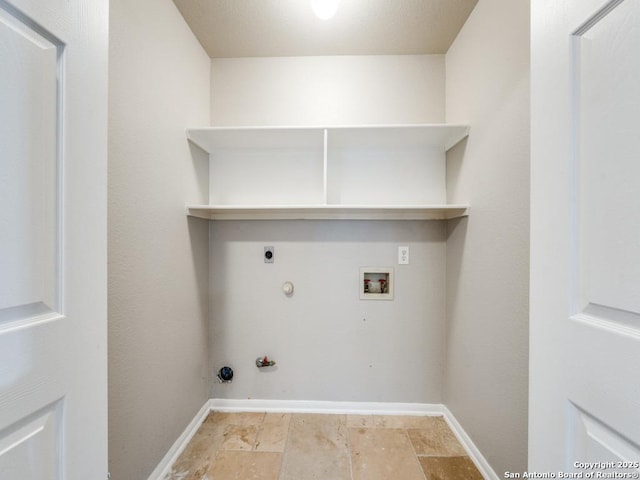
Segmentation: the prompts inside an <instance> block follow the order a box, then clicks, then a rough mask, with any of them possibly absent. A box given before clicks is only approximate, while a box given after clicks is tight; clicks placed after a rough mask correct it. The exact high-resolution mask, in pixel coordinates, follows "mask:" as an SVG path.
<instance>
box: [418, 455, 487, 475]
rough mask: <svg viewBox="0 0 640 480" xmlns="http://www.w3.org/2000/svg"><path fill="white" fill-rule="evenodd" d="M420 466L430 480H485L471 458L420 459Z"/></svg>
mask: <svg viewBox="0 0 640 480" xmlns="http://www.w3.org/2000/svg"><path fill="white" fill-rule="evenodd" d="M419 459H420V465H421V466H422V470H424V474H425V475H426V476H427V478H428V479H429V480H452V479H456V478H460V479H464V480H483V478H482V475H481V474H480V472H479V471H478V469H477V468H476V466H475V465H474V464H473V462H472V461H471V459H470V458H469V457H420V458H419Z"/></svg>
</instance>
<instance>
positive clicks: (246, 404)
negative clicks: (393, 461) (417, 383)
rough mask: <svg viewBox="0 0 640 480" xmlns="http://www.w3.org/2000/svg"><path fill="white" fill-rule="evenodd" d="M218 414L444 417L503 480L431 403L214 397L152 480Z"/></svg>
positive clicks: (452, 423) (494, 478) (489, 475)
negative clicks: (212, 414) (211, 417)
mask: <svg viewBox="0 0 640 480" xmlns="http://www.w3.org/2000/svg"><path fill="white" fill-rule="evenodd" d="M212 410H215V411H217V412H272V413H285V412H286V413H333V414H351V415H416V416H420V415H442V416H443V417H444V418H445V420H446V421H447V424H448V425H449V427H451V430H453V433H454V434H455V435H456V437H457V438H458V440H459V441H460V443H462V445H463V446H464V447H465V449H466V450H467V453H468V454H469V457H470V458H471V460H472V461H473V463H475V465H476V466H477V467H478V470H480V473H481V474H482V476H483V477H484V478H485V479H486V480H499V478H500V477H498V475H496V473H495V472H494V471H493V469H492V468H491V466H490V465H489V463H488V462H487V460H486V459H485V458H484V456H483V455H482V453H480V450H478V448H477V447H476V446H475V444H474V443H473V441H472V440H471V438H470V437H469V435H467V433H466V432H465V431H464V429H463V428H462V426H461V425H460V423H458V421H457V420H456V418H455V417H454V416H453V414H452V413H451V412H450V411H449V409H448V408H447V407H446V406H445V405H442V404H431V403H369V402H325V401H314V400H258V399H250V400H247V399H241V400H234V399H224V398H212V399H210V400H208V401H207V402H205V404H204V405H203V406H202V408H201V409H200V411H199V412H198V413H197V414H196V416H195V417H194V419H193V420H192V421H191V423H189V425H188V426H187V428H186V429H185V431H184V432H182V435H180V437H178V439H177V440H176V442H175V443H174V444H173V446H172V447H171V448H170V449H169V451H168V452H167V454H166V455H165V456H164V458H163V459H162V460H161V461H160V463H159V464H158V466H157V467H156V469H155V470H154V471H153V473H152V474H151V475H150V476H149V479H148V480H162V479H163V478H164V476H165V475H166V474H167V473H169V471H170V470H171V466H172V465H173V463H174V462H175V461H176V459H177V458H178V456H179V455H180V453H182V451H183V450H184V448H185V447H186V446H187V444H188V443H189V440H191V438H192V437H193V435H194V434H195V433H196V432H197V430H198V428H200V425H201V424H202V422H203V421H204V420H205V419H206V418H207V415H208V414H209V412H210V411H212Z"/></svg>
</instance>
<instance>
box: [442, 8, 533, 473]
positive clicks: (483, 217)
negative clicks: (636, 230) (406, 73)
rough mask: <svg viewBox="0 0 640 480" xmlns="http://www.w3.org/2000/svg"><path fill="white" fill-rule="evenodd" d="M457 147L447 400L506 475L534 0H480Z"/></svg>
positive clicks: (518, 403) (519, 376) (456, 74)
mask: <svg viewBox="0 0 640 480" xmlns="http://www.w3.org/2000/svg"><path fill="white" fill-rule="evenodd" d="M446 68H447V96H446V97H447V121H448V122H452V123H457V122H460V123H465V122H468V123H469V124H470V125H471V132H470V135H469V137H468V140H467V141H466V142H464V143H462V144H459V145H458V146H457V147H455V148H454V149H452V150H451V151H449V153H448V163H447V167H448V169H447V194H448V197H449V198H448V199H449V201H450V202H454V203H455V202H467V201H468V202H469V203H470V204H471V206H472V207H471V214H470V216H469V217H468V219H464V220H459V221H452V222H449V228H448V240H447V330H446V331H447V345H446V352H447V353H446V361H445V382H444V385H445V388H444V403H445V404H446V405H447V406H448V407H449V409H450V410H451V411H452V412H453V414H454V415H455V416H456V418H457V419H458V420H459V421H460V423H461V424H462V425H463V426H464V428H465V430H466V432H467V433H468V434H469V435H470V436H471V438H472V439H473V441H474V442H475V443H476V445H477V446H478V448H479V449H480V450H481V451H482V453H483V454H484V456H485V457H486V458H487V460H488V461H489V463H490V464H491V466H492V467H493V468H494V470H495V471H496V473H497V474H498V476H500V477H502V476H503V475H504V472H505V471H511V472H518V471H519V472H522V471H524V470H526V467H527V392H528V387H527V385H528V381H527V378H528V373H527V372H528V279H529V267H528V261H529V2H528V1H523V0H517V1H514V0H483V1H481V2H478V4H477V5H476V8H475V10H474V11H473V12H472V14H471V16H470V17H469V19H468V20H467V22H466V24H465V26H464V28H463V29H462V31H461V32H460V34H459V36H458V38H457V39H456V41H455V42H454V44H453V45H452V46H451V48H450V50H449V52H448V53H447V56H446Z"/></svg>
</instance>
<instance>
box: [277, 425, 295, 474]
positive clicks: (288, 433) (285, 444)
mask: <svg viewBox="0 0 640 480" xmlns="http://www.w3.org/2000/svg"><path fill="white" fill-rule="evenodd" d="M288 415H291V417H290V418H289V427H288V428H287V438H286V440H285V441H284V448H283V449H282V456H281V457H280V470H279V471H278V479H280V477H282V467H283V466H284V458H285V455H287V450H289V440H290V439H291V425H292V424H293V416H294V415H295V413H290V414H288Z"/></svg>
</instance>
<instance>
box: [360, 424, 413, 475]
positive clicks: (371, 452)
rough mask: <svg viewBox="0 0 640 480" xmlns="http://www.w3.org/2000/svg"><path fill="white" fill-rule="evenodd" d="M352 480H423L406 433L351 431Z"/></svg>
mask: <svg viewBox="0 0 640 480" xmlns="http://www.w3.org/2000/svg"><path fill="white" fill-rule="evenodd" d="M349 443H350V446H351V468H352V471H353V480H387V479H395V478H398V479H402V480H424V474H423V473H422V469H421V468H420V463H419V462H418V459H417V458H416V456H415V454H414V452H413V449H412V448H411V442H410V441H409V438H408V437H407V433H406V431H405V430H403V429H401V428H350V429H349Z"/></svg>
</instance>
